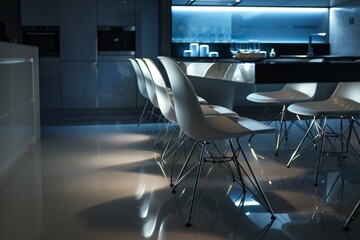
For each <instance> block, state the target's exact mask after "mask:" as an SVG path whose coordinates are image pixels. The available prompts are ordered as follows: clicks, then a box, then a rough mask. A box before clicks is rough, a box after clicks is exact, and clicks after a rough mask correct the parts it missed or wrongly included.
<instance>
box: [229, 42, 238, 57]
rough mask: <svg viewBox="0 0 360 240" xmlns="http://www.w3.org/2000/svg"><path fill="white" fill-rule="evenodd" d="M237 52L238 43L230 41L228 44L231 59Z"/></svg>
mask: <svg viewBox="0 0 360 240" xmlns="http://www.w3.org/2000/svg"><path fill="white" fill-rule="evenodd" d="M238 51H239V43H238V42H236V41H232V42H231V43H230V52H231V53H232V57H235V56H236V53H237V52H238Z"/></svg>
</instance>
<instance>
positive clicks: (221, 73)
mask: <svg viewBox="0 0 360 240" xmlns="http://www.w3.org/2000/svg"><path fill="white" fill-rule="evenodd" d="M310 59H322V60H323V61H322V62H309V60H310ZM357 59H360V57H357V56H351V57H348V56H345V57H344V56H331V55H326V56H324V55H322V56H316V57H314V58H306V57H305V56H285V57H278V58H269V59H265V60H264V61H261V62H240V61H237V60H234V59H216V58H213V59H210V58H196V59H195V58H181V59H177V60H178V61H179V63H180V64H181V66H182V67H183V69H184V70H185V71H186V73H187V75H188V76H189V78H190V79H191V81H192V82H193V84H194V87H195V89H196V91H197V93H198V94H199V95H201V96H203V97H205V98H206V99H209V102H210V103H213V104H221V105H223V106H226V107H230V108H234V107H243V106H246V107H247V106H252V105H254V103H252V102H250V101H247V100H246V96H247V95H248V94H250V93H252V92H256V91H274V90H279V89H281V88H282V87H283V86H284V84H286V83H298V82H318V83H319V88H321V89H322V91H317V93H316V94H315V97H314V100H323V99H326V98H327V97H329V96H330V95H331V93H332V92H333V90H334V89H335V87H336V85H337V83H338V82H352V81H358V76H359V75H360V74H359V73H360V68H359V66H360V63H359V62H355V60H357Z"/></svg>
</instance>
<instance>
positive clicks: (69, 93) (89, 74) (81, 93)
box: [61, 62, 99, 109]
mask: <svg viewBox="0 0 360 240" xmlns="http://www.w3.org/2000/svg"><path fill="white" fill-rule="evenodd" d="M97 79H98V71H97V66H96V63H94V62H61V92H62V108H63V109H94V108H98V107H99V104H98V81H97Z"/></svg>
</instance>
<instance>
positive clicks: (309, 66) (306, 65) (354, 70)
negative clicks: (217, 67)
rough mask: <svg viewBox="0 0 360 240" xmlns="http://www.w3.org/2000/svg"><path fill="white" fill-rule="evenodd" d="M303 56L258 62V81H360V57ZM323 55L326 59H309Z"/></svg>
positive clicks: (210, 59)
mask: <svg viewBox="0 0 360 240" xmlns="http://www.w3.org/2000/svg"><path fill="white" fill-rule="evenodd" d="M300 56H302V55H285V56H282V57H275V58H267V59H265V60H264V61H261V62H255V77H254V78H255V83H256V84H264V83H296V82H358V81H360V77H359V76H360V67H359V64H360V62H354V61H355V60H358V59H360V57H359V56H335V55H319V56H314V57H312V58H308V57H305V56H303V57H300ZM314 58H323V59H324V61H323V62H309V60H310V59H314ZM177 60H178V61H180V62H215V63H222V62H224V63H240V64H241V63H242V62H240V61H238V60H235V59H219V58H178V59H177Z"/></svg>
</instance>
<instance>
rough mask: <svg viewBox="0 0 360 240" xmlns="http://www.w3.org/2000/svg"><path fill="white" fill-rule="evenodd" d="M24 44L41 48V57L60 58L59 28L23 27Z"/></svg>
mask: <svg viewBox="0 0 360 240" xmlns="http://www.w3.org/2000/svg"><path fill="white" fill-rule="evenodd" d="M22 43H23V44H26V45H31V46H37V47H38V48H39V56H59V55H60V39H59V27H58V26H23V27H22Z"/></svg>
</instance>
